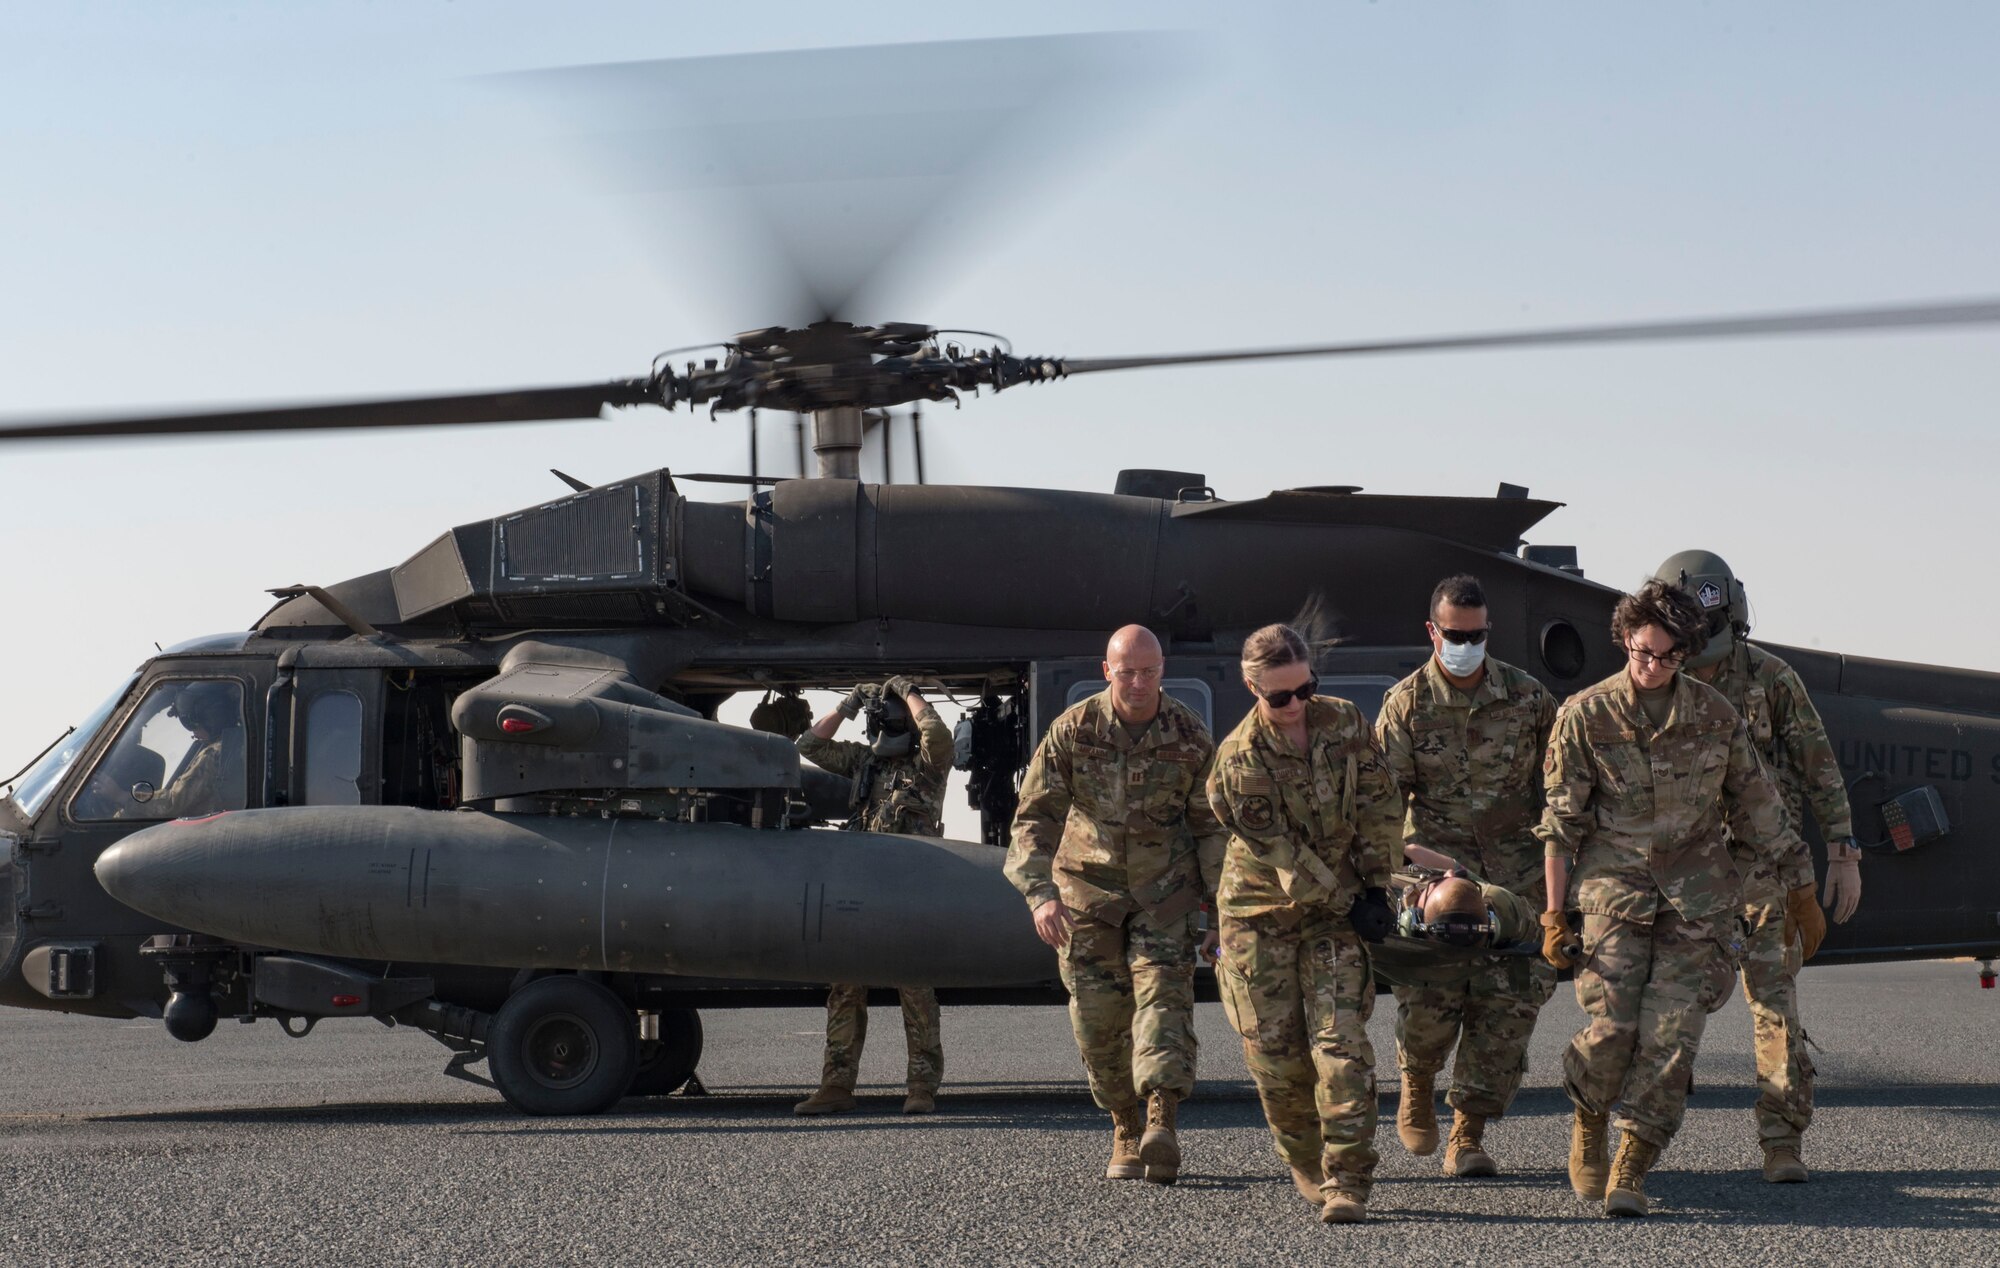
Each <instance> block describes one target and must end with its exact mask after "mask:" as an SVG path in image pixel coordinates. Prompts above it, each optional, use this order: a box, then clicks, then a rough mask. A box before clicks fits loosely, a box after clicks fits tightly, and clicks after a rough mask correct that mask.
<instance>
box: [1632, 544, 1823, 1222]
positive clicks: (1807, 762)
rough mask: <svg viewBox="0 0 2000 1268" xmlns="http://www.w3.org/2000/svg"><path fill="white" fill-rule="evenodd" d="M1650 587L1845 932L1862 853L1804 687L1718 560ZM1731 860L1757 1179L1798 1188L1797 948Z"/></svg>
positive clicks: (1701, 553) (1749, 863)
mask: <svg viewBox="0 0 2000 1268" xmlns="http://www.w3.org/2000/svg"><path fill="white" fill-rule="evenodd" d="M1655 576H1657V577H1658V578H1659V580H1661V581H1664V582H1666V583H1667V584H1668V585H1671V586H1678V587H1679V588H1680V589H1681V590H1682V591H1683V592H1685V593H1686V594H1687V596H1688V597H1689V598H1691V599H1693V600H1694V601H1695V602H1696V604H1698V605H1699V606H1700V607H1701V610H1702V615H1703V617H1705V618H1706V620H1707V632H1708V646H1707V647H1706V648H1704V649H1703V650H1702V652H1701V654H1700V655H1698V656H1693V657H1690V658H1689V659H1688V663H1687V671H1688V672H1689V673H1690V674H1693V675H1694V676H1695V677H1696V678H1699V679H1701V680H1702V681H1703V682H1705V683H1707V684H1708V685H1710V686H1711V687H1714V688H1715V689H1716V690H1717V691H1720V692H1721V693H1722V694H1723V695H1725V696H1727V697H1728V698H1729V703H1730V704H1731V705H1733V706H1735V709H1736V712H1737V714H1738V715H1740V716H1741V717H1742V719H1743V722H1744V725H1746V726H1747V727H1749V729H1750V742H1751V745H1752V746H1753V747H1755V748H1756V750H1757V755H1758V756H1759V757H1761V758H1763V759H1764V765H1765V766H1766V767H1767V768H1769V770H1770V772H1771V776H1772V778H1773V779H1775V780H1776V781H1777V784H1778V791H1779V792H1780V793H1781V794H1782V795H1783V797H1784V804H1785V813H1786V816H1787V821H1788V822H1789V824H1790V825H1791V827H1792V829H1793V830H1794V831H1801V830H1803V829H1804V827H1805V808H1806V806H1807V805H1810V806H1811V807H1812V812H1813V817H1814V818H1815V819H1817V820H1818V821H1819V830H1820V835H1821V836H1823V837H1825V838H1826V857H1827V868H1826V891H1825V899H1824V905H1825V906H1826V907H1828V908H1831V909H1832V911H1833V918H1834V919H1835V920H1836V921H1845V920H1846V919H1847V918H1848V917H1850V916H1852V915H1853V914H1854V910H1855V908H1856V907H1858V906H1860V904H1861V848H1860V847H1859V846H1858V845H1857V844H1856V843H1855V840H1854V821H1853V815H1852V812H1851V811H1850V810H1849V808H1848V804H1847V783H1846V781H1845V780H1844V779H1842V778H1841V774H1840V763H1839V762H1838V761H1836V760H1835V758H1834V754H1833V745H1832V744H1831V743H1829V742H1828V740H1827V738H1826V726H1825V724H1824V723H1822V722H1821V721H1820V718H1819V711H1818V710H1817V709H1815V708H1813V703H1812V697H1810V696H1809V695H1807V694H1806V688H1805V684H1804V683H1802V682H1800V681H1799V676H1798V674H1797V673H1795V672H1793V670H1792V667H1791V666H1790V665H1787V664H1786V663H1785V662H1784V661H1782V660H1780V659H1779V658H1778V657H1776V656H1773V655H1772V654H1771V653H1769V652H1767V651H1765V650H1764V649H1763V648H1761V647H1752V646H1751V645H1750V642H1749V640H1748V638H1747V637H1745V636H1746V635H1748V634H1749V633H1750V612H1749V601H1748V599H1747V597H1746V596H1745V593H1744V590H1743V583H1742V582H1741V581H1738V580H1737V579H1736V574H1735V573H1733V572H1731V571H1730V570H1729V565H1728V564H1726V563H1724V562H1723V560H1722V557H1721V556H1719V555H1716V554H1712V553H1710V552H1709V551H1706V550H1684V551H1682V552H1681V553H1680V554H1678V555H1675V556H1674V557H1673V558H1671V559H1669V560H1667V561H1666V562H1665V563H1663V564H1661V565H1660V569H1659V571H1658V572H1657V573H1656V574H1655ZM1731 852H1732V853H1733V854H1734V855H1735V857H1736V868H1737V871H1738V872H1739V873H1741V874H1742V877H1743V903H1744V906H1743V925H1744V930H1745V938H1744V947H1743V996H1744V998H1745V999H1746V1000H1748V1001H1749V1004H1750V1019H1751V1030H1752V1034H1753V1036H1754V1042H1753V1047H1754V1049H1755V1051H1756V1055H1757V1089H1758V1092H1759V1095H1758V1098H1757V1138H1758V1143H1759V1144H1760V1145H1761V1146H1762V1147H1763V1151H1764V1179H1766V1180H1768V1181H1770V1182H1771V1183H1773V1184H1797V1183H1799V1182H1801V1181H1803V1180H1804V1179H1805V1178H1806V1167H1805V1163H1803V1162H1801V1161H1800V1158H1799V1145H1800V1140H1799V1138H1800V1136H1801V1135H1802V1134H1803V1133H1804V1132H1805V1129H1806V1127H1807V1126H1808V1125H1809V1124H1811V1122H1812V1109H1813V1073H1814V1071H1813V1063H1812V1058H1811V1057H1810V1056H1808V1055H1807V1053H1806V1046H1805V1030H1804V1028H1803V1027H1802V1026H1801V1025H1800V1023H1799V1003H1798V983H1797V978H1798V972H1799V966H1800V965H1801V964H1803V963H1804V961H1805V948H1804V946H1803V945H1802V944H1801V943H1800V942H1798V941H1796V940H1794V941H1791V942H1787V941H1786V940H1785V938H1784V930H1785V910H1786V904H1787V902H1788V901H1789V896H1788V895H1787V894H1786V892H1785V889H1784V886H1783V885H1782V884H1780V883H1779V880H1778V876H1777V873H1776V871H1775V870H1773V869H1772V868H1771V867H1770V866H1768V865H1766V864H1764V863H1763V862H1762V860H1760V859H1758V858H1757V857H1756V856H1755V855H1754V854H1752V853H1751V852H1750V851H1749V850H1748V849H1747V848H1745V847H1744V846H1743V845H1742V844H1741V843H1740V842H1732V844H1731ZM1804 901H1805V902H1808V903H1809V902H1811V901H1812V899H1811V896H1810V895H1806V896H1805V898H1804ZM1795 923H1796V922H1795Z"/></svg>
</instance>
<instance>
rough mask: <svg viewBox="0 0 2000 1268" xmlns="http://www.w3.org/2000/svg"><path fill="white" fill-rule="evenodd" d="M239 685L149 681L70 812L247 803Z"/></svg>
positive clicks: (124, 815) (123, 815) (108, 815)
mask: <svg viewBox="0 0 2000 1268" xmlns="http://www.w3.org/2000/svg"><path fill="white" fill-rule="evenodd" d="M244 748H245V746H244V735H243V688H242V686H241V685H240V684H238V683H236V682H233V681H227V680H216V679H206V680H199V681H189V680H181V681H168V682H159V683H155V684H153V686H152V688H151V689H150V690H149V691H147V693H146V698H145V699H144V700H142V701H140V702H139V707H138V709H137V710H135V711H134V712H133V714H132V716H131V717H130V718H128V719H127V720H126V722H125V729H124V730H122V731H120V732H119V734H118V738H117V739H116V740H115V741H113V742H112V745H111V747H110V748H109V749H108V750H106V752H105V754H104V756H103V757H102V758H100V759H99V760H98V763H97V766H96V768H95V769H94V770H92V771H91V773H90V779H89V780H88V781H87V782H86V783H85V784H84V787H83V791H81V792H79V793H78V794H77V795H76V797H75V799H74V800H73V801H71V802H70V817H71V818H74V819H80V820H90V819H185V818H190V817H193V816H196V815H205V814H214V813H215V812H217V811H219V810H241V809H243V807H244V806H245V804H247V802H246V798H245V789H246V787H247V785H248V778H247V771H246V767H245V760H244Z"/></svg>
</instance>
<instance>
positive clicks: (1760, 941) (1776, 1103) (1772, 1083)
mask: <svg viewBox="0 0 2000 1268" xmlns="http://www.w3.org/2000/svg"><path fill="white" fill-rule="evenodd" d="M1743 924H1744V928H1745V930H1746V934H1745V937H1744V939H1743V997H1744V998H1745V999H1746V1000H1748V1001H1749V1003H1750V1029H1751V1035H1752V1037H1753V1038H1752V1044H1753V1048H1754V1050H1755V1052H1756V1054H1757V1137H1758V1139H1759V1140H1762V1141H1766V1142H1777V1141H1790V1142H1793V1143H1796V1142H1797V1140H1798V1138H1799V1133H1801V1132H1803V1131H1804V1130H1805V1129H1806V1128H1807V1127H1809V1126H1811V1125H1812V1112H1813V1074H1814V1070H1813V1063H1812V1058H1811V1057H1810V1056H1808V1055H1807V1053H1806V1032H1805V1028H1804V1027H1803V1026H1801V1025H1800V1024H1799V991H1798V973H1799V965H1800V962H1801V960H1802V958H1803V948H1802V947H1801V946H1800V945H1799V944H1798V943H1797V942H1790V943H1788V942H1786V941H1785V902H1784V899H1783V898H1779V899H1778V900H1777V901H1775V902H1771V903H1753V904H1751V905H1750V906H1748V907H1746V908H1744V910H1743Z"/></svg>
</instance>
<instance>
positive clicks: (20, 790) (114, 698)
mask: <svg viewBox="0 0 2000 1268" xmlns="http://www.w3.org/2000/svg"><path fill="white" fill-rule="evenodd" d="M137 676H138V675H136V674H135V675H133V677H137ZM131 689H132V679H131V678H127V679H126V680H125V682H124V684H123V685H122V686H120V687H119V688H118V690H116V691H114V692H112V693H111V695H110V696H109V697H108V698H107V699H106V700H105V701H104V703H103V704H101V705H98V706H97V707H96V708H95V709H92V710H91V711H90V714H89V716H88V717H86V718H84V720H83V721H81V722H79V723H77V725H76V729H75V730H74V731H71V732H70V733H69V734H68V735H66V736H64V737H63V738H62V739H61V740H60V741H58V742H57V743H56V744H55V745H54V746H53V747H52V748H50V749H49V751H48V752H46V753H44V754H42V755H41V756H40V757H38V758H36V759H35V764H34V765H32V766H30V767H29V768H28V769H27V770H25V771H23V772H21V777H20V778H19V779H17V780H15V781H14V790H13V792H11V793H9V794H8V795H9V796H11V797H12V798H13V799H14V804H15V805H17V806H19V807H20V808H21V813H22V814H24V815H26V816H27V817H28V818H30V819H32V818H34V817H35V816H36V815H38V814H40V813H41V812H42V807H43V806H45V805H47V804H48V801H49V795H50V794H51V793H53V792H55V790H56V786H57V785H58V784H60V783H62V777H63V772H64V771H66V770H68V769H69V767H70V763H72V762H74V761H75V760H76V759H77V755H78V754H79V753H81V752H83V750H85V749H87V748H89V747H90V742H91V741H92V740H94V739H96V738H97V733H98V732H99V731H100V730H102V729H103V728H104V720H105V719H106V718H108V717H110V716H111V711H112V710H113V709H116V708H117V707H118V702H119V701H120V700H123V699H124V698H125V693H126V692H128V691H130V690H131Z"/></svg>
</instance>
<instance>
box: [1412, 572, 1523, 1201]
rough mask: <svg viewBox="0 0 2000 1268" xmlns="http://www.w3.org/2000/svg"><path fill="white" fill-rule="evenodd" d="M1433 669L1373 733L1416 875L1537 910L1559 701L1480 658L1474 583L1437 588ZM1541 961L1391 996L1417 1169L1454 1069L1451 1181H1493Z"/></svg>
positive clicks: (1482, 630) (1481, 610)
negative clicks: (1439, 1088) (1548, 758)
mask: <svg viewBox="0 0 2000 1268" xmlns="http://www.w3.org/2000/svg"><path fill="white" fill-rule="evenodd" d="M1425 629H1426V631H1427V632H1428V633H1429V635H1430V640H1431V657H1430V659H1429V660H1428V661H1426V662H1425V663H1424V667H1423V668H1422V669H1419V670H1418V671H1417V672H1416V673H1413V674H1411V675H1410V676H1409V677H1408V678H1405V679H1403V681H1401V682H1399V683H1397V684H1396V685H1395V686H1394V687H1391V688H1390V689H1389V692H1388V694H1387V695H1386V696H1385V697H1383V700H1382V712H1381V716H1380V718H1379V720H1378V721H1377V723H1376V728H1375V734H1376V740H1377V742H1378V743H1379V744H1380V745H1381V747H1382V753H1383V758H1384V761H1385V762H1386V764H1387V765H1388V768H1389V777H1390V779H1391V780H1393V781H1394V783H1395V786H1396V790H1397V793H1398V794H1399V796H1400V798H1401V802H1402V804H1403V806H1404V810H1405V813H1404V816H1403V848H1404V853H1405V855H1406V857H1407V858H1408V859H1409V861H1410V862H1412V863H1415V864H1417V865H1418V866H1421V867H1431V868H1438V869H1441V870H1449V869H1451V868H1453V867H1462V868H1465V869H1466V870H1468V871H1470V872H1471V873H1472V874H1473V875H1475V876H1477V877H1479V878H1480V879H1481V880H1482V881H1485V882H1487V883H1489V884H1493V885H1498V886H1500V887H1501V888H1503V889H1506V890H1510V891H1512V892H1513V893H1516V894H1520V895H1523V896H1524V897H1527V898H1529V899H1530V900H1531V901H1533V902H1534V903H1535V904H1537V906H1538V907H1539V904H1540V903H1541V901H1542V892H1543V866H1542V843H1541V842H1540V841H1539V840H1537V839H1536V837H1535V834H1534V828H1535V825H1536V824H1537V823H1538V822H1539V821H1540V819H1541V814H1542V801H1543V795H1542V751H1543V749H1545V748H1546V747H1547V746H1548V740H1549V733H1550V730H1551V729H1552V728H1553V727H1554V725H1555V717H1556V701H1555V697H1553V696H1551V695H1550V694H1549V692H1548V689H1547V688H1545V687H1543V686H1542V684H1541V683H1539V682H1537V681H1536V680H1535V678H1534V677H1533V676H1532V675H1530V674H1529V673H1528V672H1527V671H1526V670H1523V669H1517V668H1515V667H1514V666H1512V665H1509V664H1507V663H1505V662H1503V661H1500V660H1496V659H1494V658H1493V657H1491V656H1489V655H1487V654H1486V641H1487V636H1488V634H1489V633H1490V632H1491V630H1492V622H1491V620H1490V619H1489V617H1488V615H1487V608H1486V592H1485V590H1484V589H1483V588H1482V587H1481V586H1480V584H1479V579H1478V578H1476V577H1471V576H1466V575H1463V574H1461V575H1459V576H1455V577H1447V578H1445V579H1444V580H1443V581H1441V582H1439V583H1438V585H1437V588H1436V589H1435V590H1434V591H1433V592H1432V594H1431V606H1430V620H1428V621H1426V622H1425ZM1555 985H1556V972H1555V969H1554V968H1553V967H1552V966H1550V965H1549V964H1547V963H1545V962H1544V961H1541V960H1539V959H1532V958H1528V957H1524V956H1518V955H1514V956H1503V955H1487V956H1481V957H1479V958H1478V962H1477V964H1476V966H1475V967H1474V968H1473V970H1472V972H1470V973H1469V974H1467V975H1466V976H1465V978H1464V979H1463V980H1462V981H1449V982H1443V983H1437V984H1429V985H1412V986H1400V985H1399V986H1396V987H1395V988H1394V991H1395V996H1396V1059H1397V1063H1398V1064H1399V1065H1400V1066H1401V1069H1402V1098H1401V1100H1400V1102H1399V1103H1398V1105H1397V1109H1396V1134H1397V1136H1398V1137H1399V1138H1400V1139H1401V1140H1402V1142H1403V1146H1404V1148H1406V1149H1408V1150H1409V1151H1410V1152H1411V1153H1413V1154H1417V1155H1419V1156H1424V1155H1428V1154H1430V1153H1432V1152H1434V1151H1435V1150H1436V1149H1437V1145H1438V1123H1437V1106H1436V1091H1435V1085H1436V1079H1437V1076H1438V1073H1439V1071H1441V1070H1442V1069H1443V1068H1444V1063H1445V1061H1446V1060H1447V1059H1448V1058H1450V1057H1451V1055H1452V1050H1453V1048H1454V1047H1456V1048H1457V1052H1458V1056H1457V1059H1456V1060H1455V1061H1454V1062H1453V1065H1452V1072H1451V1088H1450V1090H1449V1091H1448V1092H1447V1093H1446V1094H1445V1100H1446V1102H1447V1103H1448V1104H1449V1105H1450V1106H1451V1107H1452V1110H1453V1117H1452V1129H1451V1139H1450V1143H1449V1144H1448V1145H1447V1146H1446V1149H1445V1155H1444V1173H1445V1174H1446V1175H1448V1176H1491V1175H1497V1174H1498V1173H1499V1167H1498V1165H1497V1164H1496V1163H1495V1162H1494V1160H1493V1157H1492V1155H1491V1154H1490V1153H1488V1152H1487V1150H1486V1146H1485V1131H1486V1124H1487V1122H1488V1121H1489V1120H1491V1119H1495V1118H1500V1117H1502V1116H1503V1115H1504V1114H1506V1112H1507V1107H1508V1105H1509V1103H1510V1102H1512V1100H1513V1099H1514V1093H1515V1092H1516V1091H1517V1090H1518V1089H1519V1088H1520V1086H1521V1076H1522V1075H1523V1074H1524V1073H1525V1072H1526V1071H1527V1068H1528V1040H1529V1038H1530V1037H1531V1036H1532V1035H1533V1034H1534V1029H1535V1018H1536V1017H1537V1015H1539V1014H1540V1012H1541V1008H1542V1005H1543V1004H1546V1003H1547V1002H1548V1000H1549V996H1550V995H1552V994H1553V993H1554V992H1555Z"/></svg>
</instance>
